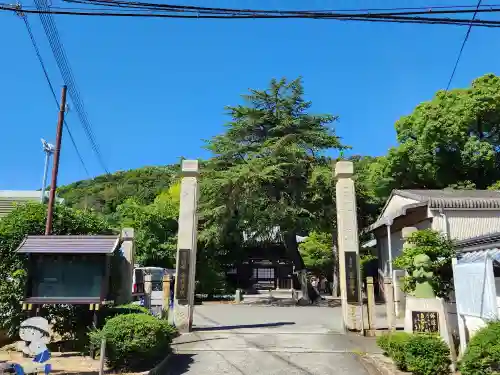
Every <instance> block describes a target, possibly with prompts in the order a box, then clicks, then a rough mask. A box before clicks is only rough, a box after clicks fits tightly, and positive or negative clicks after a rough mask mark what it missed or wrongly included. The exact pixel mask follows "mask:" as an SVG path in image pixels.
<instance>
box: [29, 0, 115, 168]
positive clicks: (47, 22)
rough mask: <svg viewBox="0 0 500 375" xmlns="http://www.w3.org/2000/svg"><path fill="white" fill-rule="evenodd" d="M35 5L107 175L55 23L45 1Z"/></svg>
mask: <svg viewBox="0 0 500 375" xmlns="http://www.w3.org/2000/svg"><path fill="white" fill-rule="evenodd" d="M35 5H36V7H37V10H38V11H39V12H37V13H38V14H39V16H40V21H41V23H42V26H43V28H44V31H45V34H46V36H47V39H48V41H49V45H50V47H51V49H52V54H53V55H54V58H55V60H56V63H57V65H58V68H59V71H60V73H61V75H62V78H63V81H64V83H65V84H66V86H67V87H68V92H69V95H70V97H71V101H72V102H73V105H74V109H75V111H76V113H77V115H78V118H79V120H80V123H81V124H82V127H83V129H84V132H85V134H86V136H87V138H88V140H89V142H90V145H91V147H92V149H93V151H94V153H95V154H96V156H97V159H98V161H99V164H100V165H101V167H102V168H103V169H104V171H105V172H106V173H108V174H109V171H108V169H107V167H106V165H105V163H104V160H103V158H102V155H101V152H100V149H99V147H98V145H97V142H96V140H95V135H94V132H93V130H92V125H91V123H90V121H89V119H88V115H87V113H86V111H85V107H84V105H83V101H82V99H81V96H80V93H79V90H78V87H77V85H76V82H75V79H74V76H73V72H72V69H71V66H70V65H69V61H68V58H67V56H66V52H65V49H64V45H63V43H62V42H61V39H60V37H59V32H58V29H57V26H56V25H55V21H54V19H53V17H52V14H51V13H50V9H49V8H48V4H47V2H46V1H41V0H35ZM23 12H26V13H28V12H30V11H27V10H23Z"/></svg>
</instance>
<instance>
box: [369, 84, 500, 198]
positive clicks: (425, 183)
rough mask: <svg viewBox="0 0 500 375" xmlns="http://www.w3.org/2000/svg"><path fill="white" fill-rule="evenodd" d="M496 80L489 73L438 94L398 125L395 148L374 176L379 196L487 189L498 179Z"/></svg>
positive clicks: (498, 100)
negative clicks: (395, 192) (406, 191)
mask: <svg viewBox="0 0 500 375" xmlns="http://www.w3.org/2000/svg"><path fill="white" fill-rule="evenodd" d="M499 120H500V78H499V77H497V76H495V75H493V74H487V75H484V76H482V77H479V78H478V79H476V80H474V81H473V82H472V86H471V87H468V88H464V89H455V90H451V91H448V92H446V91H438V92H437V93H436V95H435V96H434V98H432V100H430V101H428V102H424V103H421V104H419V105H418V106H417V107H416V108H415V110H414V111H413V113H411V114H410V115H408V116H404V117H402V118H401V119H400V120H399V121H398V122H397V123H396V133H397V139H398V142H399V145H398V146H396V147H394V148H392V149H391V150H390V151H389V153H388V155H386V156H385V157H383V158H381V159H379V162H378V163H377V164H378V165H374V167H373V170H372V174H373V177H375V178H376V180H377V181H378V184H377V185H376V186H377V190H378V195H379V196H388V195H389V193H390V191H391V190H392V189H395V188H396V189H409V188H427V189H443V188H446V187H448V186H453V185H455V186H460V185H461V186H463V185H464V183H465V185H469V186H471V185H472V184H474V186H475V187H476V188H478V189H485V188H486V187H488V186H490V185H492V184H493V183H494V182H496V181H498V180H500V168H499V163H500V162H499V161H500V148H499V146H500V131H499V130H500V121H499Z"/></svg>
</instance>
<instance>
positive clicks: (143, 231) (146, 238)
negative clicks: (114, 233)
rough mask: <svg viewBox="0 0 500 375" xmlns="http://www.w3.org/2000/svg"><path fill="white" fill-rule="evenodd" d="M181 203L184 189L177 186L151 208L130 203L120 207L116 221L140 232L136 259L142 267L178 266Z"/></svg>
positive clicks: (136, 244)
mask: <svg viewBox="0 0 500 375" xmlns="http://www.w3.org/2000/svg"><path fill="white" fill-rule="evenodd" d="M179 199H180V185H179V184H174V185H172V186H171V187H170V188H169V189H168V190H167V191H165V192H163V193H162V194H160V195H159V196H158V197H157V198H156V199H155V200H154V202H153V203H151V204H149V205H146V206H144V205H141V204H140V203H139V202H137V201H135V200H134V199H128V200H127V201H125V202H124V203H123V204H121V205H120V206H118V208H117V213H116V217H117V218H118V221H119V222H120V223H121V225H122V227H131V228H134V229H135V231H136V236H135V246H136V256H137V261H138V263H139V264H140V265H141V266H143V267H147V266H157V267H164V268H173V267H174V266H175V252H176V248H177V226H178V224H177V220H178V216H179Z"/></svg>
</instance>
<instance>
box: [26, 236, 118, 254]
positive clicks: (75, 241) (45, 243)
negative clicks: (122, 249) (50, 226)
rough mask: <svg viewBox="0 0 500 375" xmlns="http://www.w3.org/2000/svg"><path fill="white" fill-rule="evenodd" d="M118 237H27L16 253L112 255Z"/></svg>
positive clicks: (116, 246) (116, 245)
mask: <svg viewBox="0 0 500 375" xmlns="http://www.w3.org/2000/svg"><path fill="white" fill-rule="evenodd" d="M119 245H120V236H27V237H26V238H25V239H24V241H23V242H22V243H21V245H19V247H18V248H17V252H18V253H39V254H40V253H50V254H53V253H57V254H112V253H113V252H114V251H115V250H116V249H117V248H118V246H119Z"/></svg>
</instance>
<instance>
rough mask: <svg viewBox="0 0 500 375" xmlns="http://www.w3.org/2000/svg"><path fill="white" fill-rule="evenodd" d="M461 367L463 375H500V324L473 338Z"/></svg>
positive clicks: (495, 324)
mask: <svg viewBox="0 0 500 375" xmlns="http://www.w3.org/2000/svg"><path fill="white" fill-rule="evenodd" d="M459 367H460V371H461V373H462V375H486V374H488V375H491V374H500V322H492V323H489V324H488V325H487V326H486V327H484V328H481V329H480V330H479V331H477V332H476V334H475V335H474V336H472V338H471V340H470V342H469V345H468V346H467V349H466V350H465V353H464V356H463V358H462V361H461V363H460V366H459Z"/></svg>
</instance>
